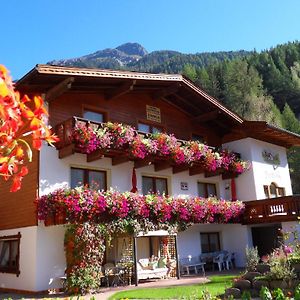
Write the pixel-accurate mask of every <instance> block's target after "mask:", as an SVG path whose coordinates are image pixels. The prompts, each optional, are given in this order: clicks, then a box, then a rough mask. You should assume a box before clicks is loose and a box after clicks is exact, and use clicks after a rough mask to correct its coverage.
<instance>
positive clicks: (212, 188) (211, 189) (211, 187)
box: [207, 183, 217, 197]
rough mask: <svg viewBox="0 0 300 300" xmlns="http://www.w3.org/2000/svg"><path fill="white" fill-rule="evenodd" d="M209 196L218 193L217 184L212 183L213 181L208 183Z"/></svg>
mask: <svg viewBox="0 0 300 300" xmlns="http://www.w3.org/2000/svg"><path fill="white" fill-rule="evenodd" d="M207 194H208V195H207V196H208V197H213V196H216V195H217V191H216V185H215V184H212V183H208V184H207Z"/></svg>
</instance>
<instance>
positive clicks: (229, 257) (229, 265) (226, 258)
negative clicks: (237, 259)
mask: <svg viewBox="0 0 300 300" xmlns="http://www.w3.org/2000/svg"><path fill="white" fill-rule="evenodd" d="M225 267H226V269H227V270H229V269H232V268H233V264H232V254H231V253H227V254H226V255H225V256H224V268H225Z"/></svg>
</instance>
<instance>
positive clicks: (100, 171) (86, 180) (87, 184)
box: [70, 167, 107, 190]
mask: <svg viewBox="0 0 300 300" xmlns="http://www.w3.org/2000/svg"><path fill="white" fill-rule="evenodd" d="M72 169H76V170H83V181H84V182H83V186H89V182H88V180H89V174H88V173H89V172H99V173H104V179H105V182H104V186H105V190H107V171H106V170H97V169H89V168H80V167H71V168H70V186H71V183H72ZM71 188H72V187H71Z"/></svg>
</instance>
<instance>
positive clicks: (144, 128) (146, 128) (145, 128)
mask: <svg viewBox="0 0 300 300" xmlns="http://www.w3.org/2000/svg"><path fill="white" fill-rule="evenodd" d="M138 131H141V132H144V133H159V132H163V128H162V127H160V126H157V125H152V124H146V123H141V122H139V123H138Z"/></svg>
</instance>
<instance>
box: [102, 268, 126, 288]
mask: <svg viewBox="0 0 300 300" xmlns="http://www.w3.org/2000/svg"><path fill="white" fill-rule="evenodd" d="M104 274H105V279H106V284H107V286H109V278H112V279H111V285H112V286H117V285H120V284H124V280H123V278H122V277H123V275H124V270H123V269H122V268H118V267H116V266H115V265H114V264H113V263H107V264H105V265H104Z"/></svg>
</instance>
